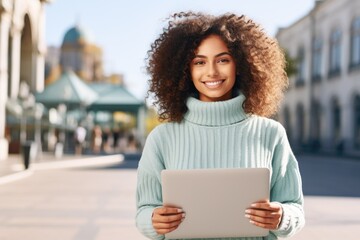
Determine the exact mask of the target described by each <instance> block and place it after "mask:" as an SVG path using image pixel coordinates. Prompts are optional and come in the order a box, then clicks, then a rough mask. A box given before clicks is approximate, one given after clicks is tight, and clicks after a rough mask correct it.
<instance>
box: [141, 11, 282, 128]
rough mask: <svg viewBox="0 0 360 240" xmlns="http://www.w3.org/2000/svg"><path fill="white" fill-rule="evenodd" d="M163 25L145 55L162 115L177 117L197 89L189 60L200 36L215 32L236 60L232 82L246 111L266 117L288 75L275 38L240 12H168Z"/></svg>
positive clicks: (274, 109) (152, 91)
mask: <svg viewBox="0 0 360 240" xmlns="http://www.w3.org/2000/svg"><path fill="white" fill-rule="evenodd" d="M167 20H168V26H167V28H164V32H163V33H162V34H161V35H160V36H159V38H157V39H156V40H155V41H154V42H153V43H152V45H151V49H150V50H149V51H148V57H147V66H146V69H147V72H148V73H149V74H150V76H151V79H150V80H149V85H150V88H149V91H148V96H149V95H150V94H154V98H155V99H154V100H155V101H154V104H155V105H157V106H158V109H159V117H160V119H161V120H169V121H175V122H180V121H181V120H182V119H183V117H184V114H185V113H186V112H187V110H188V109H187V107H186V99H187V98H188V97H189V96H193V95H196V94H197V90H196V88H195V87H194V84H193V82H192V80H191V75H190V63H191V61H192V60H193V58H194V57H195V51H196V49H197V48H198V46H199V45H200V43H201V41H202V40H204V39H205V38H207V37H208V36H210V35H218V36H220V37H221V39H222V40H223V41H224V42H225V44H226V45H227V47H228V49H229V51H230V54H231V55H232V57H233V58H234V60H235V64H236V84H235V86H234V88H237V89H238V90H240V91H241V92H242V93H243V94H244V95H245V97H246V99H245V101H244V103H243V108H244V110H245V112H246V113H248V114H256V115H259V116H265V117H270V116H272V115H273V114H275V113H276V112H277V110H278V107H279V104H280V101H281V100H282V97H283V94H284V91H285V89H286V88H287V86H288V78H287V75H286V72H285V57H284V53H283V51H282V49H281V48H280V47H279V45H278V43H277V41H276V40H275V39H273V38H271V37H269V36H267V35H266V33H265V32H264V31H263V29H262V28H261V27H260V26H259V25H258V24H256V23H254V22H253V21H252V20H251V19H249V18H247V17H246V16H244V15H241V16H237V15H235V14H229V13H228V14H223V15H220V16H212V15H207V14H203V13H193V12H180V13H175V14H173V15H171V16H170V18H168V19H167Z"/></svg>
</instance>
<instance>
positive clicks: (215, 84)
mask: <svg viewBox="0 0 360 240" xmlns="http://www.w3.org/2000/svg"><path fill="white" fill-rule="evenodd" d="M224 81H225V80H217V81H205V82H203V84H205V86H206V87H208V88H216V87H218V86H220V85H221V84H222V83H223V82H224Z"/></svg>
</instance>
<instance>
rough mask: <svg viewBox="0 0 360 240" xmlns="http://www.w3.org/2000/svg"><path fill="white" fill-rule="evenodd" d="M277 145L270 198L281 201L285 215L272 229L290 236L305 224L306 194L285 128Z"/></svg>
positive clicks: (280, 235)
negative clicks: (277, 226) (304, 206)
mask: <svg viewBox="0 0 360 240" xmlns="http://www.w3.org/2000/svg"><path fill="white" fill-rule="evenodd" d="M281 132H282V136H281V137H280V140H279V141H278V143H277V144H276V146H275V151H274V155H273V162H272V167H273V174H272V178H271V191H270V198H271V201H272V202H274V201H275V202H280V203H281V205H282V209H283V216H282V220H281V223H280V225H279V228H278V229H277V230H275V231H272V233H273V234H275V235H276V236H278V237H290V236H292V235H294V234H295V233H297V232H298V231H300V230H301V229H302V228H303V227H304V225H305V216H304V210H303V205H304V196H303V192H302V182H301V175H300V171H299V167H298V162H297V160H296V158H295V156H294V154H293V152H292V150H291V147H290V144H289V141H288V139H287V136H286V132H285V129H284V128H281Z"/></svg>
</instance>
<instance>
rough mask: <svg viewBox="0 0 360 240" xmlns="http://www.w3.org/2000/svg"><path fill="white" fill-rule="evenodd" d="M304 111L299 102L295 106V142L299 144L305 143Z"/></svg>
mask: <svg viewBox="0 0 360 240" xmlns="http://www.w3.org/2000/svg"><path fill="white" fill-rule="evenodd" d="M304 114H305V111H304V106H303V105H302V104H301V103H299V104H298V105H297V106H296V142H297V144H299V145H300V146H302V145H303V144H304V143H305V115H304Z"/></svg>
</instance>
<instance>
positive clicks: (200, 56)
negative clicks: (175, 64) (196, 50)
mask: <svg viewBox="0 0 360 240" xmlns="http://www.w3.org/2000/svg"><path fill="white" fill-rule="evenodd" d="M223 55H230V56H231V54H230V53H229V52H222V53H219V54H216V55H215V57H221V56H223ZM195 57H196V58H197V57H198V58H207V56H205V55H198V54H196V55H195Z"/></svg>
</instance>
